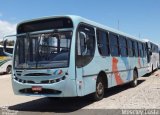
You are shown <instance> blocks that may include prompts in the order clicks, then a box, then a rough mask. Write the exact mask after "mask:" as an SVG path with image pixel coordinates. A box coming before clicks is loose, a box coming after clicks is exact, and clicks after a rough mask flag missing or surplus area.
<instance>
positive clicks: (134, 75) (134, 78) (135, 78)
mask: <svg viewBox="0 0 160 115" xmlns="http://www.w3.org/2000/svg"><path fill="white" fill-rule="evenodd" d="M137 79H138V73H137V71H136V70H134V71H133V81H131V83H130V85H131V87H136V86H137V85H138V80H137Z"/></svg>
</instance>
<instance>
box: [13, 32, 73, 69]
mask: <svg viewBox="0 0 160 115" xmlns="http://www.w3.org/2000/svg"><path fill="white" fill-rule="evenodd" d="M71 38H72V31H56V32H50V33H37V34H35V33H34V34H26V35H21V36H18V37H17V41H16V46H15V56H14V58H15V59H14V68H17V69H24V68H25V69H30V68H35V69H36V68H40V69H51V68H57V67H68V66H69V55H70V45H71Z"/></svg>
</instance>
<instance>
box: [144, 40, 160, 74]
mask: <svg viewBox="0 0 160 115" xmlns="http://www.w3.org/2000/svg"><path fill="white" fill-rule="evenodd" d="M144 41H145V42H146V48H147V63H148V72H149V73H151V72H153V71H154V70H156V69H158V67H159V64H160V55H159V46H158V44H155V43H153V42H151V41H149V40H144Z"/></svg>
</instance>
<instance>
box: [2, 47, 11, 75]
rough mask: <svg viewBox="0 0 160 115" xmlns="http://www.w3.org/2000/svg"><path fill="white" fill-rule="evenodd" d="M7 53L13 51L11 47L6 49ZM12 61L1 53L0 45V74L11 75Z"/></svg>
mask: <svg viewBox="0 0 160 115" xmlns="http://www.w3.org/2000/svg"><path fill="white" fill-rule="evenodd" d="M8 51H9V52H12V51H13V47H10V48H8ZM11 70H12V60H11V57H10V56H7V55H6V54H5V53H4V52H3V46H1V45H0V73H11Z"/></svg>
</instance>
